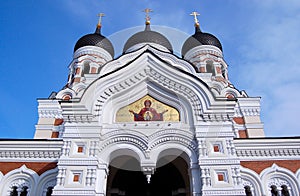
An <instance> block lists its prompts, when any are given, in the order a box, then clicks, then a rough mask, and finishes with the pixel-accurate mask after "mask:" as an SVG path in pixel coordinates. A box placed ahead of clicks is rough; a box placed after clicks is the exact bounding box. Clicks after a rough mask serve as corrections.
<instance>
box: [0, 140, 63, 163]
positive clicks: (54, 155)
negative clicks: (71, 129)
mask: <svg viewBox="0 0 300 196" xmlns="http://www.w3.org/2000/svg"><path fill="white" fill-rule="evenodd" d="M61 147H62V141H61V140H55V141H34V140H32V141H30V140H29V141H26V140H15V141H0V161H21V160H22V161H37V160H38V161H57V160H58V159H59V157H60V155H61Z"/></svg>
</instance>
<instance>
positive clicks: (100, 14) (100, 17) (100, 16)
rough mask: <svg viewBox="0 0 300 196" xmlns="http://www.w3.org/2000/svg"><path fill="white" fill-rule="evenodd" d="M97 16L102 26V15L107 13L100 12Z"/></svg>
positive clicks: (99, 24)
mask: <svg viewBox="0 0 300 196" xmlns="http://www.w3.org/2000/svg"><path fill="white" fill-rule="evenodd" d="M97 16H98V17H99V20H98V26H101V22H102V17H103V16H105V14H104V13H99V14H98V15H97Z"/></svg>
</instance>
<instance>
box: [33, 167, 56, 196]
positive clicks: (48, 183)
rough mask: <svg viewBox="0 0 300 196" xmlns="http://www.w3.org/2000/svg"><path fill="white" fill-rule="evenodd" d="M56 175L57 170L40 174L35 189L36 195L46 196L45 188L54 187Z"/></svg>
mask: <svg viewBox="0 0 300 196" xmlns="http://www.w3.org/2000/svg"><path fill="white" fill-rule="evenodd" d="M57 174H58V169H57V168H54V169H51V170H48V171H46V172H44V173H42V174H41V175H40V177H39V180H38V184H37V187H36V195H41V196H46V192H47V188H49V187H54V186H55V185H56V176H57Z"/></svg>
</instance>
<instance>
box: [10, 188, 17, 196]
mask: <svg viewBox="0 0 300 196" xmlns="http://www.w3.org/2000/svg"><path fill="white" fill-rule="evenodd" d="M11 189H12V191H11V192H10V194H9V196H18V191H17V189H18V187H16V186H13V187H12V188H11Z"/></svg>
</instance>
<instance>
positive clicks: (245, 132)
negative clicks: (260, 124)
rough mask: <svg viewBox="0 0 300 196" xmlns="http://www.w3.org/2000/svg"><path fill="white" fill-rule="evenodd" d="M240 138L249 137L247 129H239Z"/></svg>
mask: <svg viewBox="0 0 300 196" xmlns="http://www.w3.org/2000/svg"><path fill="white" fill-rule="evenodd" d="M239 136H240V138H248V134H247V131H246V130H239Z"/></svg>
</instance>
